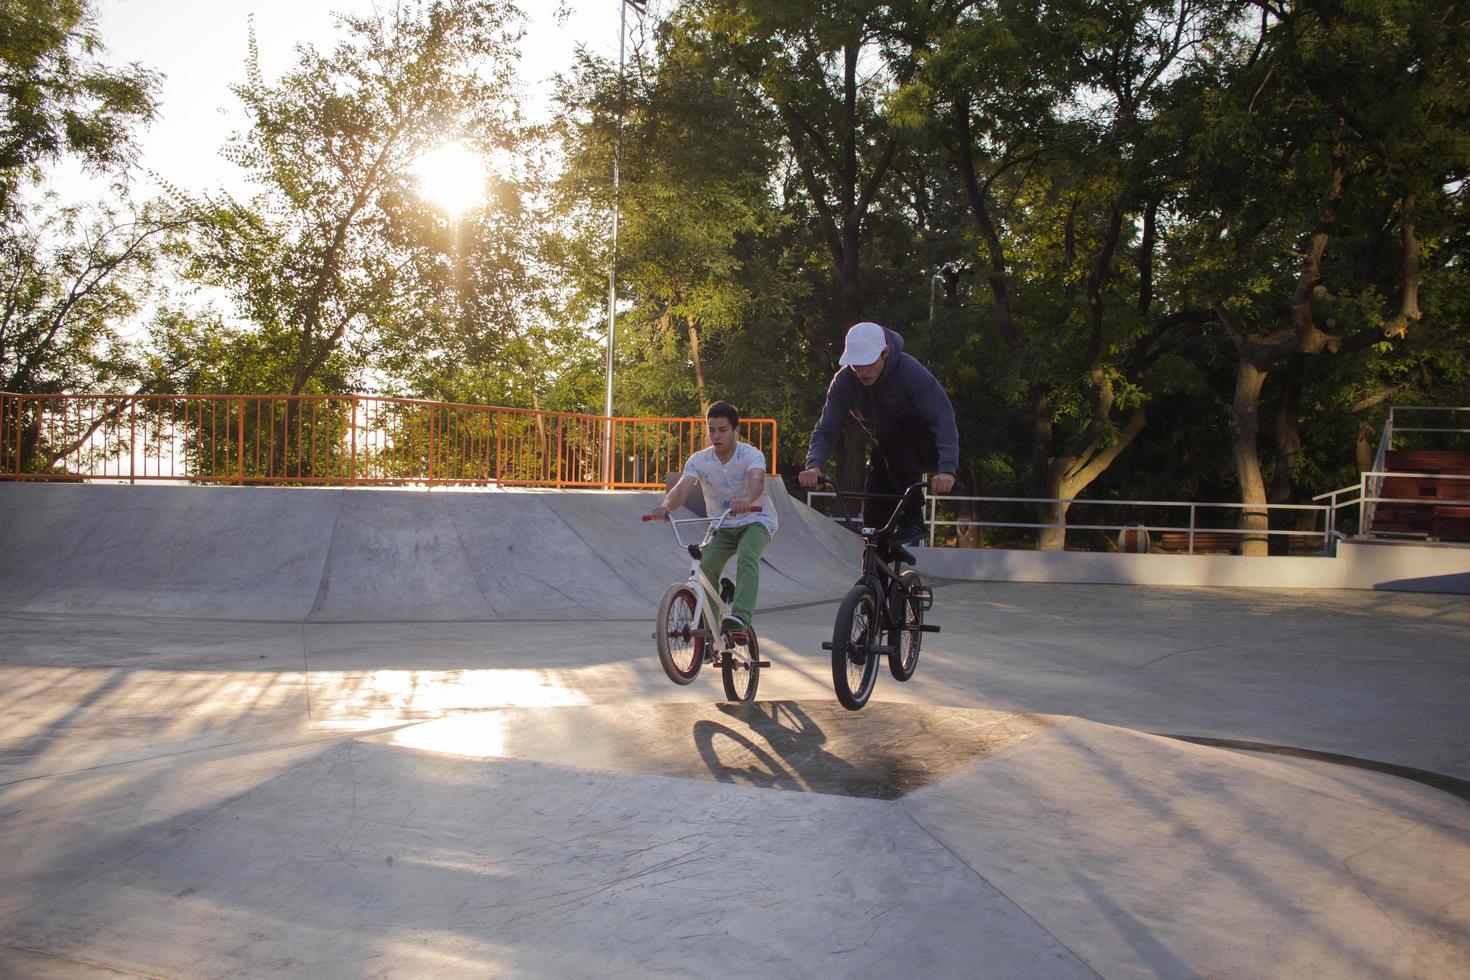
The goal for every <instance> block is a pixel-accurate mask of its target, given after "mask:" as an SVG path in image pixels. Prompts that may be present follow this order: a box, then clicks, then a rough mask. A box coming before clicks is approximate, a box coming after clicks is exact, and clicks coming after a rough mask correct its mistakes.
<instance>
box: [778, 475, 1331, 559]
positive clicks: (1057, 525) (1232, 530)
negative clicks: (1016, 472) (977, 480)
mask: <svg viewBox="0 0 1470 980" xmlns="http://www.w3.org/2000/svg"><path fill="white" fill-rule="evenodd" d="M1349 489H1358V488H1357V487H1353V488H1349ZM1335 492H1345V491H1335ZM836 496H837V494H836V493H835V492H834V491H831V490H812V491H808V493H807V504H808V505H811V504H812V501H813V500H815V499H816V498H819V497H832V498H835V497H836ZM941 502H943V503H946V504H950V503H958V502H973V503H1011V504H1024V505H1030V506H1044V505H1051V506H1056V509H1057V520H1055V521H1051V522H1031V521H975V520H958V519H957V520H940V519H939V504H940V503H941ZM1061 504H1066V505H1067V506H1068V507H1072V506H1079V505H1084V506H1089V507H1091V506H1103V507H1133V508H1139V507H1171V508H1181V509H1186V510H1187V511H1188V514H1189V518H1188V521H1187V523H1184V524H1172V525H1167V526H1165V525H1155V524H1150V525H1148V527H1147V528H1146V530H1147V531H1148V533H1149V534H1155V533H1163V532H1177V533H1182V534H1184V535H1186V549H1185V550H1186V553H1187V554H1194V551H1195V539H1196V536H1197V535H1202V534H1205V533H1209V534H1231V535H1238V536H1245V535H1251V536H1260V535H1266V536H1273V537H1285V538H1293V537H1316V538H1321V539H1322V540H1323V543H1324V547H1325V545H1326V542H1327V541H1328V540H1330V537H1331V533H1332V529H1333V507H1332V505H1329V504H1239V503H1201V502H1199V501H1188V500H1089V499H1085V498H1081V497H1071V498H1047V497H966V496H958V495H955V494H945V495H944V496H943V497H940V496H939V495H937V494H930V495H929V496H928V498H927V501H926V506H927V508H928V510H929V546H930V547H931V548H932V547H935V546H936V544H937V541H938V536H937V534H936V531H937V529H938V528H939V527H954V528H961V527H982V528H984V527H995V528H1031V529H1035V530H1045V529H1051V528H1054V529H1056V530H1057V531H1058V532H1059V533H1060V534H1062V535H1065V534H1066V532H1067V531H1117V532H1120V533H1121V532H1122V531H1124V530H1127V529H1129V528H1133V527H1136V526H1138V525H1137V524H1136V523H1123V524H1084V523H1070V522H1068V521H1067V518H1066V512H1065V509H1064V508H1063V507H1061V506H1057V505H1061ZM1211 509H1221V510H1249V511H1254V512H1264V513H1267V514H1269V512H1270V511H1273V510H1278V511H1289V510H1294V511H1313V512H1316V513H1317V514H1320V515H1321V529H1320V530H1312V531H1299V530H1294V529H1280V530H1273V529H1269V528H1260V529H1255V528H1241V527H1201V526H1200V525H1199V512H1200V511H1201V510H1211ZM854 516H855V515H854ZM832 519H833V520H835V521H843V520H844V518H843V516H842V515H840V514H839V515H836V516H833V517H832Z"/></svg>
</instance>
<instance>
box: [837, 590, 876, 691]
mask: <svg viewBox="0 0 1470 980" xmlns="http://www.w3.org/2000/svg"><path fill="white" fill-rule="evenodd" d="M877 638H878V605H877V603H875V602H874V601H873V593H872V590H870V589H869V588H868V587H867V586H864V585H857V586H854V587H853V588H851V589H849V590H848V593H847V595H846V596H845V597H843V600H842V605H840V606H838V607H837V619H836V621H835V622H834V623H833V624H832V687H833V689H834V690H836V692H837V700H838V701H841V702H842V706H843V707H844V708H846V709H848V710H849V711H856V710H858V709H859V708H861V707H862V706H863V705H865V704H867V703H868V698H869V697H870V696H871V695H872V693H873V685H874V683H876V682H877V680H878V657H877V655H876V654H874V653H873V651H872V647H873V646H874V645H875V641H876V640H877Z"/></svg>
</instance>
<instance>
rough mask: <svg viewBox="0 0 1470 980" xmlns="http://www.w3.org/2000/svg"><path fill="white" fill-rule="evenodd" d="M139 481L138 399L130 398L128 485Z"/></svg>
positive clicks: (133, 484) (134, 484)
mask: <svg viewBox="0 0 1470 980" xmlns="http://www.w3.org/2000/svg"><path fill="white" fill-rule="evenodd" d="M137 483H138V399H137V397H136V396H134V397H132V398H129V399H128V485H129V486H136V485H137Z"/></svg>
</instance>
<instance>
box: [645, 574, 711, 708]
mask: <svg viewBox="0 0 1470 980" xmlns="http://www.w3.org/2000/svg"><path fill="white" fill-rule="evenodd" d="M694 604H695V599H694V590H693V589H691V588H690V587H689V586H687V585H681V584H680V583H678V582H675V583H674V584H673V585H671V586H669V587H668V588H667V589H665V590H664V594H663V598H661V599H659V601H658V619H657V620H656V621H655V622H654V627H653V641H654V643H655V644H656V645H657V646H658V662H659V663H661V664H663V666H664V673H665V674H668V675H669V680H671V681H673V682H674V683H675V684H688V683H689V682H690V681H692V680H694V678H695V675H697V674H698V673H699V668H700V667H702V666H704V642H705V641H704V637H703V636H701V635H699V633H698V630H699V623H698V622H696V621H695V619H694Z"/></svg>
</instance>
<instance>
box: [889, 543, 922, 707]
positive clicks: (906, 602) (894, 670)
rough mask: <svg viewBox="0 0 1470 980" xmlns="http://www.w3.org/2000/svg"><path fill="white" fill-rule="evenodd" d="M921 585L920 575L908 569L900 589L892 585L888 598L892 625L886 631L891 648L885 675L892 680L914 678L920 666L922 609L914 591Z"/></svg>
mask: <svg viewBox="0 0 1470 980" xmlns="http://www.w3.org/2000/svg"><path fill="white" fill-rule="evenodd" d="M923 584H924V583H923V582H922V581H921V580H920V578H919V573H918V572H916V571H914V570H913V569H910V570H908V571H906V572H904V573H903V588H902V589H900V588H899V587H898V586H897V585H895V586H894V587H893V595H892V596H891V597H890V598H889V609H891V610H892V612H893V620H894V621H893V625H892V626H891V627H890V628H889V630H888V645H889V646H891V647H893V652H892V653H890V654H889V655H888V672H889V673H890V674H892V675H893V677H894V679H895V680H900V681H906V680H908V679H909V678H910V677H913V676H914V668H915V667H917V666H919V641H920V639H921V638H922V637H923V636H924V631H923V630H922V629H921V628H920V627H922V626H923V625H924V605H923V603H922V602H921V601H920V599H919V597H918V595H916V594H915V593H914V591H913V590H914V589H916V588H918V587H919V586H921V585H923Z"/></svg>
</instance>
